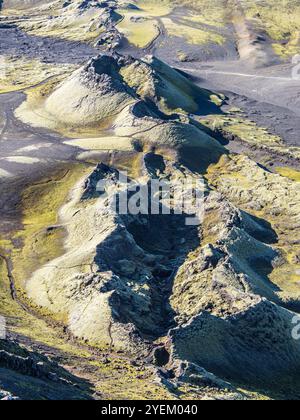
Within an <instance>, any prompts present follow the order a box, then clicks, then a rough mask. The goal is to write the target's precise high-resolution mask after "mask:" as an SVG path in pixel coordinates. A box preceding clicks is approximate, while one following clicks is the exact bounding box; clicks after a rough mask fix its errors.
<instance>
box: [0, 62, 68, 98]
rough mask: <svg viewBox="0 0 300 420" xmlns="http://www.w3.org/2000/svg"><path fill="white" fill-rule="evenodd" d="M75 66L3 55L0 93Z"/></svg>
mask: <svg viewBox="0 0 300 420" xmlns="http://www.w3.org/2000/svg"><path fill="white" fill-rule="evenodd" d="M75 68H76V67H75V66H73V65H65V64H60V65H59V64H57V65H53V64H49V63H43V62H41V61H39V60H30V59H27V58H24V57H21V58H20V57H13V56H7V57H4V71H3V72H1V73H0V93H7V92H13V91H16V90H23V89H26V88H29V87H30V86H33V85H36V84H38V83H41V82H42V81H43V80H45V79H48V78H50V77H53V76H56V75H61V74H64V73H65V72H66V71H70V70H72V69H73V70H75Z"/></svg>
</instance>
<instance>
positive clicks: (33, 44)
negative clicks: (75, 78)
mask: <svg viewBox="0 0 300 420" xmlns="http://www.w3.org/2000/svg"><path fill="white" fill-rule="evenodd" d="M0 51H1V54H2V55H12V56H20V57H26V58H29V59H39V60H41V61H43V62H45V63H57V64H67V63H70V64H80V63H83V62H85V61H87V60H88V59H89V58H90V57H92V56H94V55H96V54H97V50H96V49H95V48H93V47H92V46H90V45H88V44H86V43H84V42H77V41H68V40H64V39H59V38H54V37H39V36H35V35H29V34H26V33H25V32H23V31H22V30H20V29H19V28H17V27H13V26H12V27H10V26H8V27H7V26H6V25H5V24H2V25H1V24H0Z"/></svg>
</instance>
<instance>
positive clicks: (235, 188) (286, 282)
mask: <svg viewBox="0 0 300 420" xmlns="http://www.w3.org/2000/svg"><path fill="white" fill-rule="evenodd" d="M239 159H240V158H239V157H238V156H233V155H232V156H231V157H222V158H221V159H220V161H219V162H218V164H216V165H211V166H210V167H209V169H208V173H207V175H206V177H207V179H208V182H209V183H210V185H211V186H212V187H213V188H216V189H217V190H218V191H222V193H223V194H224V196H225V197H226V198H227V199H229V200H230V201H231V202H233V203H234V204H235V205H236V206H238V207H239V208H241V209H242V210H244V211H246V212H247V213H249V214H251V215H253V216H255V217H258V218H259V219H261V220H265V221H267V222H268V223H269V224H270V226H271V227H272V229H273V230H274V232H275V233H276V235H277V241H276V243H275V244H273V246H274V247H275V248H276V249H277V250H278V251H279V252H280V255H281V262H280V264H278V265H276V266H275V267H274V268H273V270H272V271H271V272H270V273H269V274H268V278H269V280H270V281H271V282H272V283H274V284H275V285H277V286H278V287H279V288H280V292H279V295H280V296H281V298H282V299H283V301H287V302H289V303H291V302H292V301H293V299H294V298H296V299H298V298H299V282H300V264H299V255H300V247H299V245H298V243H297V233H296V231H295V232H294V236H291V235H292V232H293V225H296V224H297V217H296V216H295V208H297V207H296V206H299V202H298V201H297V187H296V184H298V182H297V179H295V178H297V177H298V175H299V174H298V171H294V170H291V169H289V168H281V169H280V172H282V175H283V176H282V178H281V177H280V176H278V175H273V174H270V173H268V172H265V171H264V170H263V169H262V168H261V167H259V166H257V168H256V169H255V171H257V172H253V167H249V169H248V172H247V169H246V170H245V168H244V166H243V165H241V164H240V163H239ZM232 162H235V164H232ZM245 162H246V161H245ZM277 170H278V169H277ZM263 172H264V173H265V175H263V176H264V183H266V184H267V185H268V186H269V189H268V188H267V187H266V186H265V185H264V183H260V182H262V181H260V182H258V179H259V177H260V175H262V174H263ZM258 174H260V175H258ZM287 174H289V176H288V178H290V181H289V182H288V181H287V180H286V177H287ZM257 176H258V178H257ZM274 183H276V185H277V186H278V191H277V194H282V196H283V197H282V200H280V206H279V205H278V202H276V204H274V200H275V199H276V198H277V196H276V195H275V194H272V192H271V193H270V190H271V188H270V185H272V184H274ZM292 183H294V186H295V188H294V187H293V186H292ZM288 188H293V190H294V191H295V193H294V195H295V197H294V203H293V205H291V203H290V201H291V196H290V195H289V193H288V190H287V189H288ZM254 191H255V192H254ZM257 191H260V192H259V195H260V196H261V197H262V202H263V203H264V205H262V206H261V208H260V206H259V207H257V208H255V206H253V204H254V203H256V201H255V199H256V193H257ZM271 191H272V190H271ZM256 204H257V203H256ZM208 220H209V219H208ZM206 224H207V222H206ZM206 224H204V227H205V226H206Z"/></svg>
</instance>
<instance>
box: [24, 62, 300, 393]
mask: <svg viewBox="0 0 300 420" xmlns="http://www.w3.org/2000/svg"><path fill="white" fill-rule="evenodd" d="M174 98H175V99H174ZM176 98H181V100H179V99H178V100H177V99H176ZM216 98H217V99H218V101H219V102H218V103H219V104H220V103H221V101H222V99H221V98H220V97H218V96H217V97H215V98H212V95H211V94H210V93H209V92H208V91H205V90H201V89H198V88H196V87H195V88H193V84H192V82H190V81H189V80H188V79H186V78H185V77H184V76H182V75H181V74H179V73H178V72H176V71H175V70H173V69H171V68H169V67H168V66H167V65H165V64H163V63H162V62H160V61H159V60H157V59H155V58H153V57H148V58H146V59H144V60H133V59H132V58H124V57H119V56H111V55H102V56H100V57H98V58H97V59H93V60H91V61H90V62H89V63H88V64H87V65H86V66H84V67H83V68H81V69H80V70H78V71H76V72H75V73H74V74H72V75H71V76H70V77H69V78H68V79H66V80H64V81H63V82H61V84H60V85H58V86H57V87H55V89H54V90H53V91H52V92H51V93H50V94H49V95H48V97H47V98H44V103H43V107H42V109H43V111H44V112H46V113H47V114H48V115H52V117H53V118H54V119H55V121H56V124H57V121H60V124H63V123H64V124H65V125H69V126H72V127H74V126H76V125H77V126H84V125H86V126H93V125H95V124H99V123H100V122H101V121H103V119H105V118H107V117H110V125H109V128H110V134H111V133H113V136H114V137H113V138H114V142H115V139H116V138H119V139H120V141H122V139H123V141H127V142H129V143H130V144H131V146H132V153H133V155H132V156H131V158H132V162H131V163H130V164H129V166H130V167H131V169H132V173H133V174H134V175H133V178H134V180H135V181H136V182H139V183H141V184H142V185H145V186H146V185H148V184H149V183H150V181H151V180H153V179H156V180H159V181H163V180H166V179H167V180H168V181H169V182H171V183H172V182H173V183H174V182H175V181H178V180H181V181H183V180H184V181H190V182H191V181H195V180H196V179H197V180H202V182H203V183H204V184H205V198H204V209H205V217H204V219H203V222H202V223H201V224H200V225H199V226H188V225H186V223H185V222H186V217H187V216H188V215H187V214H182V215H178V214H176V211H175V209H176V198H175V195H174V197H173V196H172V198H173V201H172V202H171V204H170V203H168V204H167V207H168V208H169V212H168V213H169V214H167V215H163V214H162V215H151V214H150V215H149V214H148V213H147V212H144V214H143V212H142V214H140V213H139V212H138V214H122V213H120V212H119V211H118V209H115V208H113V207H112V206H111V203H113V202H116V201H118V200H120V199H121V198H122V197H124V195H125V194H126V196H127V198H126V206H127V205H128V203H129V202H130V198H131V195H130V192H129V191H130V184H129V180H125V181H124V182H123V183H122V182H121V184H120V181H119V180H118V177H119V171H118V169H117V168H114V167H112V166H107V165H105V164H99V165H98V166H97V168H96V169H95V170H94V172H93V173H91V175H90V176H89V177H88V179H86V180H82V181H81V182H80V183H79V184H78V185H77V186H76V187H75V188H74V189H73V190H72V193H71V196H70V199H69V201H68V202H67V203H66V204H65V205H64V206H63V207H62V208H61V211H60V214H59V217H60V223H61V224H62V225H63V226H65V228H66V230H67V239H66V243H65V253H64V254H63V255H62V256H61V257H59V258H57V259H55V260H53V261H50V262H49V263H47V264H45V265H44V266H43V267H42V268H40V269H39V270H37V271H36V272H35V273H34V274H33V276H32V277H31V278H30V279H28V281H27V284H26V287H27V293H28V296H29V297H30V298H31V299H32V300H33V302H34V303H35V304H37V305H38V306H40V307H43V308H46V309H47V310H49V311H50V312H51V313H53V315H54V317H55V318H56V319H59V320H60V321H63V322H64V323H65V324H66V325H67V327H68V329H69V330H70V331H71V333H72V334H73V335H74V336H76V337H78V338H79V339H81V340H85V341H87V342H88V343H90V344H92V345H96V346H105V347H108V348H109V349H116V350H121V351H128V352H131V353H138V354H142V355H146V354H147V353H149V351H150V350H151V349H153V347H154V349H155V345H154V341H155V340H157V339H159V338H160V339H161V341H162V347H159V348H158V349H157V348H156V349H155V350H154V353H153V360H154V362H155V363H157V364H158V365H159V366H161V365H163V366H164V365H165V366H167V367H168V369H171V370H173V372H175V371H176V372H177V373H176V375H177V376H176V375H175V376H176V378H177V380H178V381H179V382H180V381H183V382H184V381H190V383H193V381H194V382H195V381H196V382H197V381H198V383H203V382H209V383H210V384H213V386H215V387H220V388H223V389H224V388H226V386H227V385H226V384H225V382H224V381H222V380H221V379H218V378H217V377H215V376H214V375H213V374H215V375H217V376H218V377H220V378H228V379H229V380H230V381H240V380H242V381H243V382H244V383H247V384H252V385H253V384H254V385H256V386H258V385H259V384H261V383H263V384H266V383H268V381H271V382H273V381H276V380H277V379H278V378H279V377H285V378H286V377H288V376H289V375H290V376H291V377H292V378H295V375H294V373H295V372H297V371H299V367H300V345H299V342H297V341H295V340H293V338H292V335H291V331H292V328H293V324H292V320H293V317H294V316H295V314H294V313H293V312H290V311H289V310H288V309H295V308H297V307H298V305H299V294H297V293H292V292H291V291H290V289H289V286H286V285H285V284H283V283H280V282H278V281H277V280H276V279H277V278H276V276H275V277H272V276H273V274H274V273H276V272H277V270H279V271H278V273H279V274H280V273H284V271H282V270H283V267H287V265H288V264H289V263H288V258H289V257H287V256H286V255H285V252H290V251H291V244H290V245H286V244H285V245H284V246H283V245H282V244H281V243H280V246H277V243H278V241H279V240H281V238H282V235H281V233H280V232H281V231H282V230H285V229H286V220H285V218H284V217H282V218H279V219H278V223H276V225H275V227H276V230H274V229H273V228H272V225H271V223H269V222H268V221H267V220H268V218H267V217H266V216H267V214H268V212H267V211H263V212H262V213H259V212H260V211H261V210H262V209H266V207H268V206H272V209H273V210H272V212H273V213H274V212H275V211H276V215H277V216H278V215H281V214H282V213H283V212H284V209H283V204H282V203H283V202H284V201H285V200H288V203H289V204H290V207H289V208H288V209H285V210H286V212H287V213H286V217H288V218H290V219H293V220H294V221H295V226H296V225H297V223H298V218H299V217H298V216H299V198H298V197H299V194H298V185H295V184H294V183H292V182H289V181H288V180H286V179H284V178H282V177H280V176H279V175H273V174H269V173H268V172H267V171H265V170H264V169H263V168H262V167H260V166H259V165H257V164H256V163H254V162H252V161H251V160H250V159H249V158H241V157H238V156H230V155H229V156H228V151H227V150H226V149H225V148H224V147H223V146H222V145H221V144H220V143H219V142H218V141H216V140H215V139H213V138H212V137H211V136H210V135H209V134H208V132H207V130H205V129H204V127H203V126H202V125H201V124H200V123H197V122H196V121H195V120H193V119H192V118H191V117H189V116H188V115H187V114H189V113H191V112H193V113H194V114H201V113H202V114H203V113H205V111H207V112H210V110H211V107H213V108H214V109H218V108H217V106H216V105H213V102H212V101H213V99H215V100H216ZM176 103H177V105H178V108H180V115H177V114H174V112H175V111H176V110H175V104H176ZM28 104H29V102H27V104H25V105H24V104H23V105H22V106H21V107H20V108H19V110H18V111H17V115H19V116H20V117H21V118H22V119H23V121H25V120H26V118H25V117H24V115H26V114H25V113H24V109H25V107H26V106H28ZM28 115H29V114H28ZM33 115H34V113H32V116H33ZM32 116H31V117H30V118H32ZM109 138H110V137H109V136H107V142H108V143H109ZM125 139H126V140H125ZM116 150H118V147H116ZM127 166H128V165H127ZM230 174H231V176H234V174H238V175H236V178H230ZM204 175H205V177H204ZM243 177H246V178H247V177H248V178H249V179H248V183H247V182H246V181H244V178H243ZM237 179H238V180H239V182H237V181H236V180H237ZM250 179H251V184H250ZM99 185H100V189H99ZM149 199H151V197H149ZM251 203H252V204H251ZM161 205H162V206H164V205H166V204H165V201H164V200H163V199H161ZM253 205H255V206H256V207H255V210H256V211H257V212H258V213H257V216H255V215H254V214H253V215H250V214H249V213H248V212H247V211H246V210H248V211H249V209H252V210H254V207H253ZM251 206H252V207H251ZM276 209H278V211H277V210H276ZM259 215H260V216H261V217H259ZM274 215H275V213H274ZM265 218H266V219H267V220H265ZM278 228H279V229H278ZM289 269H290V268H289ZM289 269H287V272H289V271H288V270H289ZM162 337H167V338H164V339H163V338H162ZM270 355H271V356H270ZM186 361H187V362H186ZM182 362H184V363H186V366H187V367H186V368H184V369H183V371H184V372H185V373H182V369H181V368H176V366H177V367H178V365H180V363H182ZM176 369H177V370H176ZM203 369H204V370H203ZM241 370H242V371H243V373H242V374H241ZM206 371H207V372H212V373H207V372H206ZM180 372H181V373H180ZM187 372H189V373H187ZM191 372H193V373H191ZM180 378H181V379H180ZM293 380H294V379H293ZM173 385H174V384H173ZM170 386H171V385H170Z"/></svg>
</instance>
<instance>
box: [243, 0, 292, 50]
mask: <svg viewBox="0 0 300 420" xmlns="http://www.w3.org/2000/svg"><path fill="white" fill-rule="evenodd" d="M243 8H244V10H245V13H246V17H247V18H255V19H258V20H259V21H260V22H262V24H263V26H264V28H265V30H266V32H267V34H268V35H269V36H270V37H271V38H272V39H273V40H274V41H275V42H274V44H273V48H274V50H275V52H276V53H277V54H278V55H280V56H282V57H283V58H287V57H289V56H292V55H294V54H297V53H299V52H300V42H299V41H300V39H299V33H300V5H299V2H298V1H297V0H281V1H278V0H268V1H264V2H258V1H254V0H245V1H243Z"/></svg>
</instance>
